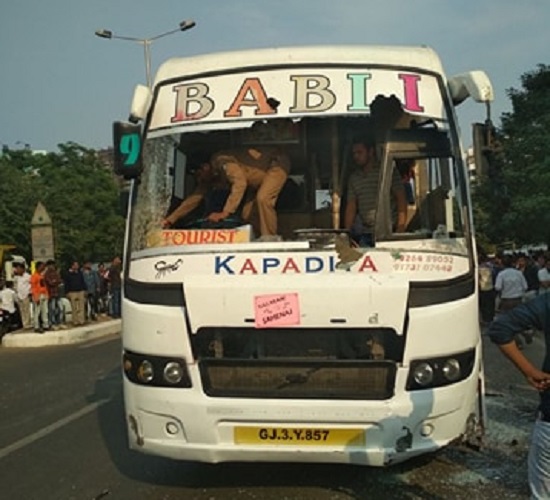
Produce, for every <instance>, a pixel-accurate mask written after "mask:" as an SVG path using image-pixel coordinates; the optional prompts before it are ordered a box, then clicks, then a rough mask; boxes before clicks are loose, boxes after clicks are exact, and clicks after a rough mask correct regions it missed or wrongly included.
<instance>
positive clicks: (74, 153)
mask: <svg viewBox="0 0 550 500" xmlns="http://www.w3.org/2000/svg"><path fill="white" fill-rule="evenodd" d="M0 172H1V173H2V175H1V177H0V199H2V203H1V204H0V243H13V244H15V245H16V246H17V249H18V252H20V253H22V254H24V255H26V256H28V257H30V256H31V253H32V252H31V250H32V248H31V219H32V216H33V213H34V210H35V207H36V204H37V203H38V202H39V201H41V202H42V203H43V205H44V206H45V207H46V209H47V210H48V213H49V214H50V216H51V218H52V221H53V226H54V238H55V244H56V259H57V260H59V262H60V263H61V264H62V265H63V266H66V265H68V263H69V262H70V261H71V260H72V259H77V260H79V261H83V260H88V259H90V260H92V261H106V260H111V259H112V258H113V256H114V255H116V254H121V253H122V243H123V235H124V218H123V217H122V215H121V214H120V208H119V187H118V183H117V180H116V178H115V177H114V176H113V174H112V173H111V172H110V170H109V169H108V168H107V167H106V166H105V165H104V164H103V163H102V162H101V161H100V160H99V158H98V155H97V153H96V151H94V150H91V149H87V148H85V147H83V146H80V145H78V144H75V143H66V144H61V145H59V152H58V153H48V154H45V155H42V154H33V153H32V152H31V151H27V150H6V151H5V152H4V154H3V155H2V156H1V157H0Z"/></svg>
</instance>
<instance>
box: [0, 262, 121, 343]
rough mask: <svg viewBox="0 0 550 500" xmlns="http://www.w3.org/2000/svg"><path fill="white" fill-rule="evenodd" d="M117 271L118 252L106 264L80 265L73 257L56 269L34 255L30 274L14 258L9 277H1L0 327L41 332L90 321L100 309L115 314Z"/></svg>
mask: <svg viewBox="0 0 550 500" xmlns="http://www.w3.org/2000/svg"><path fill="white" fill-rule="evenodd" d="M121 272H122V270H121V259H120V257H118V256H117V257H115V258H114V259H113V261H112V262H111V263H110V265H109V266H108V267H107V266H106V265H105V264H103V263H100V264H99V265H98V266H97V267H96V266H93V265H92V263H91V262H89V261H88V262H85V263H84V264H83V265H82V266H80V263H79V262H78V261H76V260H75V261H74V262H73V263H72V264H71V265H70V267H69V268H68V269H67V270H66V272H60V271H59V269H58V267H57V265H56V263H55V261H53V260H49V261H47V262H43V261H37V262H35V263H34V271H33V272H32V274H31V273H29V270H28V269H27V268H26V266H25V265H24V264H23V263H19V262H15V263H14V264H13V274H14V279H13V281H6V282H5V284H4V285H3V287H2V290H0V309H1V312H2V318H3V323H4V331H7V330H10V331H11V330H17V329H23V330H28V331H30V330H34V332H36V333H44V332H45V331H47V330H57V329H60V328H67V327H68V325H69V324H71V325H72V326H81V325H84V324H86V323H89V322H94V321H97V320H98V319H99V316H100V315H105V316H110V317H112V318H120V316H121V288H122V279H121ZM68 304H70V307H69V306H68ZM69 312H70V315H71V317H70V320H69V318H68V313H69ZM6 325H7V327H6Z"/></svg>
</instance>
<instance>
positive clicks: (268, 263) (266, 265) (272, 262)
mask: <svg viewBox="0 0 550 500" xmlns="http://www.w3.org/2000/svg"><path fill="white" fill-rule="evenodd" d="M262 264H263V267H262V272H263V273H264V274H267V273H268V271H269V269H270V268H275V267H279V265H280V264H281V260H280V259H277V258H276V257H273V258H271V257H267V258H265V259H264V260H263V263H262Z"/></svg>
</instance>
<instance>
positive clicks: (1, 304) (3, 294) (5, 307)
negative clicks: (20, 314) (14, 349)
mask: <svg viewBox="0 0 550 500" xmlns="http://www.w3.org/2000/svg"><path fill="white" fill-rule="evenodd" d="M15 298H16V296H15V292H14V291H13V282H11V281H7V282H6V284H5V285H4V288H2V290H0V309H2V316H3V318H2V319H3V321H6V322H7V324H8V331H9V330H11V328H12V327H13V325H14V324H15V311H16V309H15Z"/></svg>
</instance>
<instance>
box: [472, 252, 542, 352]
mask: <svg viewBox="0 0 550 500" xmlns="http://www.w3.org/2000/svg"><path fill="white" fill-rule="evenodd" d="M478 269H479V311H480V320H481V323H482V325H488V324H489V323H491V322H492V321H493V319H494V318H495V315H496V314H498V313H504V312H507V311H510V310H511V309H514V308H515V307H517V306H518V305H519V304H521V303H523V302H527V301H529V300H531V299H533V298H534V297H536V296H537V295H539V294H545V293H549V292H550V253H545V252H537V253H509V254H499V255H494V256H487V255H484V254H481V255H480V259H479V268H478ZM532 338H533V332H532V331H529V330H526V331H525V332H523V333H522V334H521V335H518V336H517V338H516V343H517V344H518V347H519V348H522V347H523V346H524V344H525V343H531V342H532Z"/></svg>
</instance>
